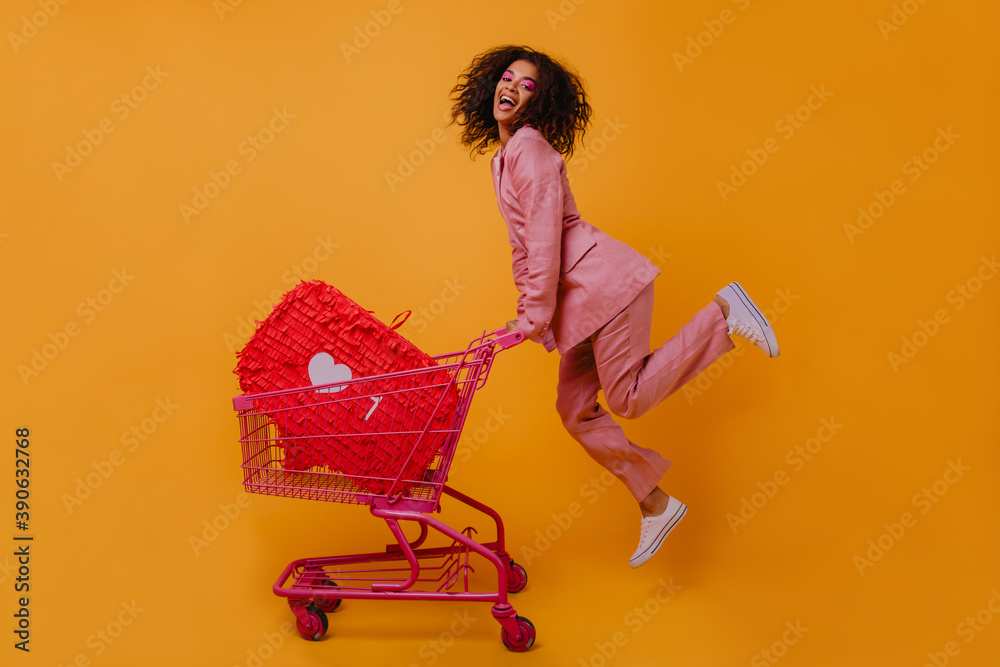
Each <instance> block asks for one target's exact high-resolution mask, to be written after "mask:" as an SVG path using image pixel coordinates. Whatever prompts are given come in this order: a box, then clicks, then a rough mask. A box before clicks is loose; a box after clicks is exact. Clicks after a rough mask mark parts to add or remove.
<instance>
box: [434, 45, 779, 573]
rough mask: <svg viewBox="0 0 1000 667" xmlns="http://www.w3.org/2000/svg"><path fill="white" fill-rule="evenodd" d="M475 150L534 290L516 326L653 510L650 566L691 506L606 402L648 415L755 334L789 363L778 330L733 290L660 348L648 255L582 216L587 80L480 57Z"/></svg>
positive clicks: (524, 291) (460, 94)
mask: <svg viewBox="0 0 1000 667" xmlns="http://www.w3.org/2000/svg"><path fill="white" fill-rule="evenodd" d="M452 99H453V100H454V105H453V107H452V122H453V123H454V122H457V123H458V125H459V126H460V127H462V128H463V132H462V134H461V141H462V143H463V144H464V145H465V146H468V147H470V150H471V151H472V152H473V153H478V154H483V153H485V152H486V150H487V149H489V148H490V147H492V146H494V145H496V144H499V149H498V150H497V153H496V155H495V157H494V158H493V161H492V172H493V183H494V188H495V190H496V196H497V204H498V206H499V208H500V213H501V215H502V216H503V218H504V221H505V222H506V224H507V234H508V238H509V241H510V245H511V248H512V250H513V270H514V283H515V285H516V286H517V288H518V290H519V291H520V293H521V294H520V297H519V298H518V303H517V319H516V320H512V321H511V322H508V330H513V329H514V328H517V329H520V330H521V331H523V332H524V334H525V336H526V337H527V338H529V339H531V340H533V341H535V342H538V343H541V344H542V345H544V347H545V349H546V350H548V351H550V352H551V351H552V350H553V349H558V350H559V353H560V354H561V359H560V362H559V383H558V386H557V399H556V408H557V410H558V412H559V415H560V417H561V418H562V422H563V424H564V426H565V427H566V429H567V430H568V431H569V433H570V435H572V436H573V438H574V439H575V440H577V441H578V442H579V443H580V444H581V445H583V447H584V449H585V450H586V451H587V453H588V454H590V456H591V457H593V458H594V459H595V460H596V461H597V462H598V463H599V464H601V465H602V466H604V467H605V468H607V469H608V470H609V471H611V472H612V473H613V474H614V475H615V476H616V477H618V479H620V480H621V481H622V482H623V483H624V484H625V486H626V487H627V488H628V490H629V491H630V492H631V493H632V495H633V496H634V497H635V498H636V500H637V501H638V502H639V508H640V511H641V513H642V517H643V518H642V525H641V533H640V539H639V547H638V548H637V549H636V551H635V553H634V554H633V555H632V557H631V559H630V560H629V562H630V563H631V565H632V567H639V566H640V565H642V564H643V563H645V562H646V561H647V560H649V559H650V558H651V557H652V556H653V555H654V554H655V553H656V552H657V550H659V548H660V545H661V544H662V543H663V540H664V538H665V537H666V536H667V535H668V534H669V533H670V531H671V530H673V528H674V527H675V526H676V525H677V523H678V522H679V521H680V520H681V519H682V518H683V517H684V514H685V513H686V512H687V507H686V506H685V505H684V504H683V503H681V502H680V501H679V500H677V499H676V498H673V497H671V496H669V495H667V494H666V493H665V492H664V491H663V490H662V489H660V487H659V486H658V483H659V481H660V478H661V477H662V476H663V474H664V472H666V470H667V468H668V467H669V466H670V462H669V461H667V460H666V459H664V458H663V457H662V456H660V455H659V454H658V453H657V452H654V451H652V450H650V449H646V448H644V447H640V446H638V445H636V444H634V443H632V442H629V440H628V439H627V438H626V437H625V433H624V431H622V429H621V427H620V426H619V425H618V424H617V423H616V422H615V421H614V420H613V419H612V417H611V415H610V414H609V412H608V411H607V410H605V409H604V408H603V407H601V405H600V404H599V403H598V402H597V394H598V391H599V390H603V391H604V397H605V401H606V402H607V406H608V409H610V411H611V412H613V413H614V414H616V415H619V416H621V417H625V418H634V417H638V416H639V415H641V414H643V413H645V412H646V411H647V410H649V409H650V408H652V407H653V406H655V405H657V404H658V403H660V401H662V400H663V399H665V398H666V397H667V396H669V395H670V394H672V393H673V392H674V391H676V390H677V389H679V388H680V387H681V386H683V385H684V383H685V382H687V381H688V380H690V379H691V378H693V377H695V376H696V375H697V374H698V373H700V372H701V371H702V370H704V369H705V368H706V367H707V366H708V365H709V364H711V363H712V362H713V361H715V360H716V359H718V358H719V357H720V356H722V355H723V354H725V353H726V352H728V351H729V350H731V349H732V348H733V347H734V345H733V343H732V341H731V340H730V339H729V336H730V335H732V334H736V335H739V336H743V337H745V338H747V339H748V340H749V341H750V342H752V343H754V344H755V345H757V346H758V347H760V348H761V349H763V350H764V351H765V352H766V353H767V354H768V356H771V357H776V356H778V344H777V340H776V339H775V337H774V332H773V331H772V329H771V326H770V324H769V323H768V321H767V319H766V318H765V317H764V315H763V314H762V313H761V312H760V310H759V309H758V308H757V307H756V306H755V305H754V303H753V302H752V301H751V300H750V298H749V297H748V296H747V295H746V293H745V292H744V291H743V289H742V287H740V285H739V284H738V283H731V284H729V285H727V286H726V287H725V288H723V289H722V290H721V291H720V292H719V293H718V294H717V295H716V296H715V297H714V298H713V299H712V302H710V303H709V304H708V305H707V306H705V307H704V308H703V309H702V310H701V311H699V312H698V313H696V314H695V316H694V317H693V318H692V319H691V321H690V322H688V323H687V324H685V325H684V326H683V327H681V330H680V332H679V333H678V334H677V335H676V336H674V337H673V338H671V339H670V340H668V341H666V343H664V344H663V345H662V346H661V347H659V348H658V349H656V350H654V351H652V352H651V351H650V345H649V338H650V328H651V324H652V311H653V279H654V278H655V277H656V276H657V275H658V274H659V270H658V269H657V268H656V267H654V266H653V265H652V264H651V263H650V262H649V261H648V260H647V259H646V258H645V257H643V256H642V255H640V254H639V253H638V252H636V251H635V250H633V249H632V248H630V247H629V246H627V245H625V244H624V243H621V242H619V241H617V240H615V239H613V238H611V237H610V236H608V235H607V234H605V233H603V232H601V231H600V230H599V229H597V228H596V227H594V226H593V225H591V224H589V223H587V222H585V221H584V220H582V219H581V218H580V214H579V212H578V211H577V208H576V203H575V201H574V199H573V195H572V193H571V192H570V189H569V183H568V181H567V179H566V164H565V162H564V161H563V158H562V154H565V155H566V156H567V157H570V156H571V155H572V154H573V147H574V143H575V141H576V139H577V138H578V137H579V138H582V137H583V134H584V132H585V131H586V127H587V125H588V124H589V122H590V115H591V108H590V105H589V104H588V103H587V99H586V95H585V93H584V90H583V85H582V82H581V81H580V79H579V77H578V76H576V75H575V74H573V73H572V72H569V71H567V69H566V68H565V67H563V66H562V65H560V64H559V63H558V62H556V61H555V60H553V59H552V58H550V57H549V56H547V55H545V54H543V53H539V52H537V51H535V50H533V49H531V48H528V47H523V46H503V47H498V48H495V49H492V50H490V51H487V52H486V53H483V54H480V55H479V56H477V57H476V58H475V59H474V60H473V61H472V64H471V65H470V66H469V68H468V69H467V70H466V71H465V72H464V73H463V74H462V75H460V77H459V83H458V84H457V85H456V86H455V88H454V89H453V90H452Z"/></svg>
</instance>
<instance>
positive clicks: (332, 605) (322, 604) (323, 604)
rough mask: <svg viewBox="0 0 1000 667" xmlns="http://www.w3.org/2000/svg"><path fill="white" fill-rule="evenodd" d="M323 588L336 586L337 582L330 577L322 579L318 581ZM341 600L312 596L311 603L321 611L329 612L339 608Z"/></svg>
mask: <svg viewBox="0 0 1000 667" xmlns="http://www.w3.org/2000/svg"><path fill="white" fill-rule="evenodd" d="M320 585H321V586H323V588H336V587H337V582H336V581H333V580H331V579H324V580H323V581H321V582H320ZM341 602H343V600H342V599H341V598H313V602H312V603H313V604H314V605H315V606H316V608H317V609H319V610H320V611H322V612H325V613H327V614H331V613H333V612H335V611H337V610H338V609H340V603H341Z"/></svg>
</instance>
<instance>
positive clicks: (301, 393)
mask: <svg viewBox="0 0 1000 667" xmlns="http://www.w3.org/2000/svg"><path fill="white" fill-rule="evenodd" d="M523 340H524V335H523V334H522V333H521V332H519V331H515V332H512V333H504V330H503V329H500V330H498V331H494V332H492V333H486V334H483V335H482V336H480V337H479V338H477V339H475V340H473V341H472V343H471V344H470V345H469V347H468V348H467V349H466V350H463V351H461V352H455V353H452V354H446V355H441V356H438V357H434V360H435V361H436V362H437V365H435V366H431V367H428V368H421V369H416V370H409V371H401V372H397V373H389V374H386V375H376V376H368V377H363V378H355V379H352V380H347V381H343V382H336V383H330V384H324V385H315V386H311V387H303V388H300V389H293V390H285V391H276V392H268V393H261V394H250V395H243V396H237V397H236V398H234V399H233V406H234V408H235V409H236V411H237V412H238V417H239V423H240V443H241V445H242V451H243V471H244V475H243V484H244V487H245V488H246V490H247V492H249V493H261V494H266V495H273V496H283V497H289V498H305V499H310V500H324V501H330V502H341V503H355V504H366V505H368V506H369V510H370V512H371V513H372V514H373V515H375V516H376V517H379V518H380V519H383V520H384V521H385V522H386V524H387V525H388V527H389V530H390V531H391V532H392V535H393V537H394V538H395V539H396V543H395V544H390V545H388V546H387V547H386V549H385V551H383V552H374V553H364V554H352V555H345V556H331V557H325V558H305V559H301V560H297V561H294V562H292V563H289V565H288V566H287V567H286V568H285V569H284V571H283V572H282V573H281V576H280V577H278V580H277V581H276V582H275V584H274V593H275V594H276V595H279V596H281V597H285V598H287V599H288V604H289V606H290V607H291V609H292V613H293V614H295V618H296V622H297V626H298V630H299V633H300V634H301V635H302V636H303V637H305V638H306V639H311V640H318V639H320V638H322V637H323V635H324V634H325V633H326V630H327V627H328V620H327V613H328V612H332V611H335V610H337V609H338V608H339V607H340V605H341V602H342V601H343V600H349V599H411V600H460V601H461V600H465V601H480V602H492V603H493V609H492V611H493V616H494V618H496V619H497V621H498V622H499V623H500V626H501V631H500V637H501V640H502V641H503V643H504V645H505V646H506V647H507V648H508V649H510V650H512V651H526V650H528V649H529V648H531V646H532V644H534V641H535V627H534V626H533V625H532V624H531V621H529V620H528V619H527V618H524V617H523V616H518V615H517V612H516V611H515V610H514V608H513V607H512V606H511V604H510V603H509V602H508V599H507V595H508V593H517V592H518V591H520V590H522V589H523V588H524V586H525V584H526V583H527V580H528V578H527V573H526V572H525V570H524V568H523V567H522V566H520V565H518V564H517V563H515V562H514V561H513V559H512V558H511V557H510V554H508V553H507V551H506V549H505V546H504V527H503V521H502V520H501V518H500V515H499V514H498V513H497V512H496V511H494V510H493V509H491V508H489V507H487V506H486V505H484V504H482V503H480V502H477V501H476V500H473V499H472V498H470V497H469V496H467V495H465V494H462V493H459V492H458V491H456V490H455V489H453V488H451V487H450V486H448V485H447V484H446V481H447V477H448V471H449V469H450V467H451V463H452V459H453V458H454V456H455V450H456V446H457V443H458V439H459V435H460V434H461V431H462V426H463V425H464V423H465V418H466V415H467V414H468V410H469V405H470V403H471V401H472V396H473V394H474V393H475V392H476V390H478V389H480V388H481V387H482V386H483V385H484V384H485V383H486V379H487V377H488V375H489V371H490V368H491V366H492V364H493V359H494V354H495V352H497V351H499V350H502V349H506V348H509V347H511V346H513V345H516V344H518V343H520V342H522V341H523ZM387 398H389V399H390V400H388V401H387V402H386V405H390V404H391V405H393V406H395V407H394V410H396V411H401V410H400V407H399V406H404V407H405V406H411V407H413V409H406V410H402V412H405V414H403V415H399V414H396V415H393V418H392V419H391V420H382V421H380V420H377V419H369V418H368V417H371V415H372V411H373V410H375V409H376V408H377V406H378V405H379V404H380V403H381V402H382V401H383V400H385V399H387ZM427 406H430V407H429V408H428V407H427ZM417 408H420V409H417ZM442 415H451V416H450V418H448V419H442V418H441V416H442ZM292 424H295V425H296V426H295V428H291V427H290V425H292ZM386 424H389V425H390V426H389V427H386V426H385V425H386ZM387 428H391V429H392V430H387ZM380 438H390V439H392V441H393V442H394V443H395V444H397V445H398V444H399V443H405V445H406V446H403V447H399V446H394V447H380V446H379V439H380ZM428 446H430V447H433V451H432V452H430V453H429V456H428V455H427V454H428V452H427V450H426V448H427V447H428ZM386 451H389V452H390V453H391V455H392V456H394V459H393V460H391V461H386V460H385V452H386ZM415 457H416V458H415ZM428 458H429V460H430V463H429V464H428V465H427V466H426V468H423V469H421V470H420V471H419V472H418V473H413V472H412V471H413V470H414V467H413V466H412V465H410V463H411V461H412V460H423V459H428ZM319 459H322V462H319V463H318V461H319ZM375 459H378V460H377V461H376V460H375ZM307 466H308V467H307ZM386 470H393V471H398V472H395V473H394V476H393V475H390V474H386V472H385V471H386ZM373 471H374V472H373ZM407 471H410V472H409V473H408V474H404V473H405V472H407ZM442 494H445V495H447V496H449V497H451V498H454V499H455V500H457V501H459V502H461V503H464V504H466V505H468V506H469V507H472V508H474V509H475V510H478V511H479V512H482V513H483V514H486V515H487V516H488V517H490V519H492V520H493V522H494V524H495V529H496V539H494V540H493V541H489V542H479V541H477V540H476V539H474V538H473V535H474V534H475V530H474V529H473V528H471V527H469V528H465V529H464V530H456V529H454V528H452V527H451V526H449V525H447V524H445V523H444V522H442V521H441V520H439V519H437V518H435V517H434V516H431V513H432V512H435V511H438V512H439V511H440V499H441V495H442ZM400 522H413V524H415V525H416V526H419V530H420V533H419V535H418V536H417V537H416V538H415V539H414V540H413V541H410V540H408V539H407V537H406V535H405V534H404V532H403V529H402V528H401V527H400ZM431 531H436V533H437V534H440V535H442V536H444V537H445V538H447V539H450V543H448V544H445V545H444V546H424V545H425V542H426V541H427V538H428V536H429V534H431ZM473 556H478V557H481V558H482V559H485V561H486V562H487V563H488V572H492V571H493V568H495V570H496V578H495V582H496V585H495V587H494V586H492V582H491V585H490V587H489V588H487V589H485V590H478V589H477V585H474V584H477V582H476V581H471V582H470V574H471V573H472V572H473V571H474V569H473V566H472V560H471V559H472V557H473ZM479 562H481V561H479ZM489 578H490V579H492V577H489Z"/></svg>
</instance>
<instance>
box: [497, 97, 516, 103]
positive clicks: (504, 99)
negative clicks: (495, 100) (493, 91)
mask: <svg viewBox="0 0 1000 667" xmlns="http://www.w3.org/2000/svg"><path fill="white" fill-rule="evenodd" d="M500 101H501V102H509V103H510V104H514V100H512V99H510V98H509V97H507V96H506V95H501V96H500Z"/></svg>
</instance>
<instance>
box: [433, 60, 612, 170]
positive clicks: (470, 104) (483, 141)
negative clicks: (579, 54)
mask: <svg viewBox="0 0 1000 667" xmlns="http://www.w3.org/2000/svg"><path fill="white" fill-rule="evenodd" d="M515 60H527V61H529V62H530V63H531V64H533V65H534V66H535V67H536V68H537V69H538V81H536V82H535V83H536V84H537V92H536V93H535V94H534V95H532V96H531V98H530V99H529V100H528V103H527V104H526V105H525V107H524V109H523V111H522V112H521V113H520V114H519V116H518V118H517V120H516V121H515V122H514V124H513V126H512V128H513V130H514V131H517V129H518V128H520V127H523V126H525V125H530V126H532V127H533V128H535V129H536V130H538V131H539V132H541V133H542V136H544V137H545V139H546V140H547V141H548V142H549V143H550V144H551V145H552V147H553V148H555V149H556V150H557V151H559V152H560V153H562V154H564V155H565V156H566V157H567V158H569V157H571V156H572V155H573V144H574V142H575V141H576V139H577V137H578V136H579V138H580V139H581V140H582V139H583V135H584V134H585V133H586V131H587V125H588V124H589V123H590V115H591V113H592V109H591V107H590V104H588V103H587V95H586V93H585V92H584V90H583V81H582V80H581V79H580V77H579V76H578V75H577V74H576V73H575V72H572V71H571V70H569V68H567V67H565V66H564V65H562V64H561V63H560V62H559V61H557V60H555V59H554V58H552V57H550V56H548V55H546V54H544V53H541V52H539V51H535V50H534V49H532V48H530V47H527V46H514V45H507V46H498V47H496V48H493V49H490V50H489V51H486V52H485V53H480V54H479V55H478V56H476V57H475V58H473V60H472V64H471V65H469V68H468V69H467V70H466V71H465V72H463V73H462V74H460V75H459V77H458V83H457V84H456V85H455V87H454V88H452V90H451V97H450V99H452V100H454V104H453V105H452V107H451V123H452V124H454V123H458V125H459V126H460V127H462V128H463V130H462V134H461V136H460V137H459V140H460V141H461V143H462V145H463V146H468V147H469V148H470V153H472V154H479V155H482V154H483V153H485V152H486V151H487V150H488V149H489V148H490V146H491V145H493V144H496V143H498V142H499V141H500V130H499V128H498V126H497V121H496V119H495V118H494V117H493V97H494V94H495V93H496V86H497V82H499V81H500V77H501V76H503V73H504V72H505V71H506V70H507V68H508V67H509V66H510V64H511V63H512V62H514V61H515ZM473 157H474V155H473Z"/></svg>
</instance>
